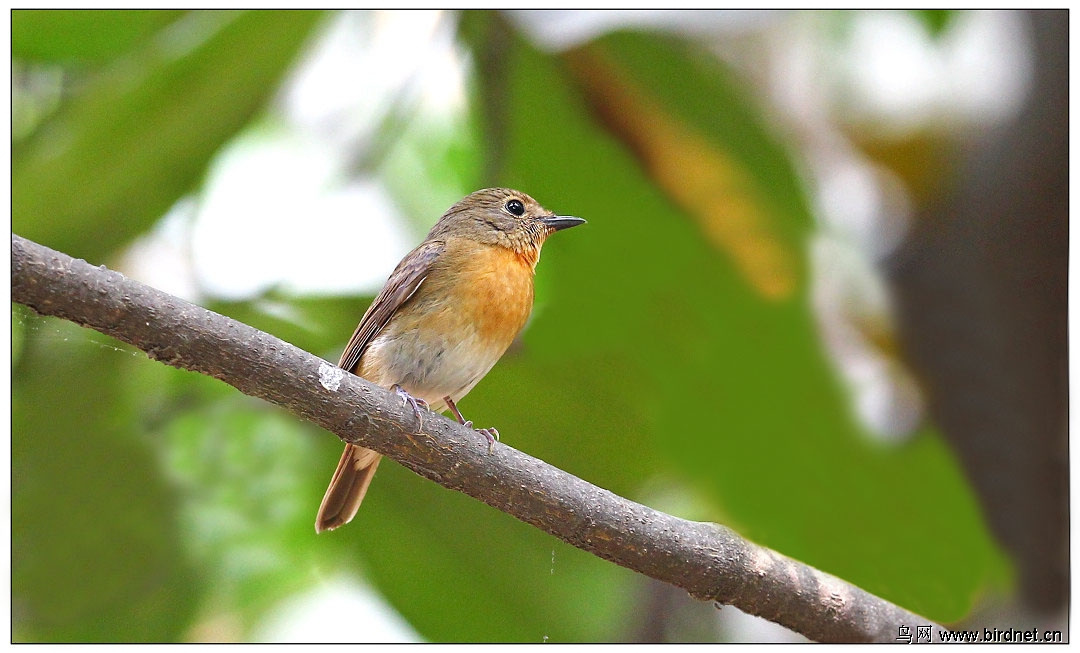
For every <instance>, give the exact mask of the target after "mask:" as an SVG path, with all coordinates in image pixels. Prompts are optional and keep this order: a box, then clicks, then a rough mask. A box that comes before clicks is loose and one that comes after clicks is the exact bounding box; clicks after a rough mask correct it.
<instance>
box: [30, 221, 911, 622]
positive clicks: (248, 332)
mask: <svg viewBox="0 0 1080 653" xmlns="http://www.w3.org/2000/svg"><path fill="white" fill-rule="evenodd" d="M11 298H12V300H13V301H16V302H19V303H22V304H26V305H27V306H29V307H31V308H33V309H34V310H36V311H37V312H38V313H41V314H43V315H52V316H56V317H61V318H64V319H67V320H71V321H72V322H75V323H77V324H80V325H83V326H87V327H90V328H92V329H95V330H97V331H100V332H101V333H104V334H107V335H109V336H112V337H114V338H117V339H119V340H122V341H124V342H127V343H129V344H131V345H134V346H135V347H138V348H139V349H141V350H143V351H145V352H146V354H147V355H148V356H149V357H150V358H153V359H155V360H159V361H161V362H164V363H167V364H169V365H172V366H174V367H179V368H182V369H187V370H192V371H195V372H199V373H201V374H207V375H209V376H213V377H215V378H217V379H221V380H222V381H224V382H226V383H228V384H229V385H232V386H234V387H236V388H237V389H238V390H240V391H241V392H243V393H245V394H248V395H252V396H254V397H259V398H262V399H265V400H267V401H270V402H272V403H275V404H277V405H279V406H282V407H284V408H285V409H287V410H289V411H290V412H293V413H295V414H297V415H299V416H301V417H303V418H305V419H307V420H309V421H311V422H314V423H315V424H318V425H319V426H321V427H322V428H324V429H326V430H328V431H330V432H332V433H335V434H336V435H337V436H338V437H340V438H341V439H342V440H344V441H345V442H352V443H356V444H361V445H363V446H365V447H370V448H372V449H375V450H376V451H378V452H380V453H382V454H385V455H387V456H389V457H391V458H393V459H394V460H396V461H398V462H399V463H401V464H402V465H404V466H406V467H408V468H409V469H411V470H413V471H414V472H416V473H417V474H420V475H421V476H424V477H426V478H429V479H431V480H433V481H435V482H436V483H439V484H440V485H443V486H445V487H448V488H450V489H453V490H458V491H460V492H464V493H465V494H468V495H469V496H471V497H474V498H476V499H479V500H480V501H483V502H484V503H486V504H488V505H490V506H492V507H494V508H497V509H498V510H501V511H503V512H505V513H507V514H509V515H512V516H514V517H516V518H518V519H520V520H522V521H524V522H526V523H529V524H532V525H533V526H536V527H537V528H540V529H541V530H543V531H545V532H547V533H550V534H551V535H554V536H555V537H557V538H559V539H561V540H563V541H564V542H567V543H568V544H572V545H573V546H576V547H578V548H580V549H583V550H585V551H588V552H590V553H593V554H594V555H597V556H599V557H601V558H604V559H605V560H610V561H611V562H614V563H615V564H618V565H622V566H623V567H626V568H628V569H633V570H634V571H637V572H640V573H642V574H645V575H647V576H651V577H652V578H655V579H658V580H661V581H664V582H667V583H671V584H673V585H676V586H678V587H681V588H683V589H685V590H686V591H687V592H689V593H690V594H691V595H692V596H694V597H696V598H698V599H701V600H706V601H715V602H717V603H722V604H731V605H735V606H736V607H738V608H739V609H741V610H743V611H744V612H748V613H750V614H755V615H758V616H761V617H764V618H766V619H769V620H770V621H774V622H776V623H778V624H781V625H784V626H786V627H788V628H790V629H792V630H794V631H796V632H799V633H802V634H803V635H806V636H807V637H809V638H811V639H815V640H819V641H858V642H865V641H879V642H888V641H895V639H896V636H897V634H898V628H899V627H900V626H901V625H904V626H908V627H911V626H913V625H926V624H929V623H930V622H929V621H928V620H926V619H924V618H922V617H919V616H917V615H915V614H913V613H911V612H908V611H906V610H903V609H902V608H899V607H897V606H896V605H894V604H892V603H889V602H888V601H885V600H883V599H881V598H878V597H876V596H874V595H872V594H869V593H868V592H866V591H864V590H861V589H859V588H858V587H855V586H853V585H851V584H850V583H847V582H845V581H843V580H840V579H839V578H836V577H834V576H831V575H829V574H826V573H824V572H821V571H818V570H816V569H814V568H812V567H810V566H808V565H805V564H802V563H800V562H797V561H795V560H792V559H790V558H788V557H786V556H783V555H781V554H779V553H776V552H775V551H772V550H769V549H766V548H764V547H761V546H758V545H756V544H753V543H751V542H748V541H747V540H745V539H743V538H742V537H740V536H739V535H738V534H736V533H735V532H733V531H732V530H730V529H728V528H726V527H724V526H720V525H718V524H712V523H705V522H691V521H687V520H684V519H679V518H677V517H673V516H671V515H667V514H664V513H662V512H658V511H656V510H652V509H651V508H648V507H646V506H643V505H640V504H637V503H634V502H632V501H629V500H627V499H624V498H622V497H619V496H617V495H615V494H612V493H611V492H608V491H607V490H604V489H602V488H599V487H597V486H595V485H592V484H590V483H587V482H585V481H583V480H581V479H579V478H577V477H575V476H572V475H570V474H568V473H566V472H564V471H562V470H559V469H556V468H555V467H552V466H551V465H548V464H546V463H544V462H543V461H541V460H538V459H536V458H533V457H531V456H528V455H526V454H523V453H521V452H519V451H517V450H515V449H512V448H510V447H508V446H505V445H502V444H497V445H496V446H495V449H494V451H493V452H492V453H491V454H488V449H487V441H486V440H485V439H484V438H483V437H482V436H481V435H479V434H477V433H476V432H474V431H473V430H472V429H469V428H465V427H463V426H460V425H458V424H456V423H454V422H452V421H450V420H448V419H445V418H442V419H436V418H435V417H434V416H432V415H427V416H425V419H424V428H423V432H422V433H420V434H416V433H414V432H413V430H414V429H415V428H416V421H415V418H414V417H413V415H412V412H411V410H407V409H405V408H404V407H403V406H402V405H401V401H400V400H399V399H397V398H395V397H394V395H393V394H391V393H390V392H388V391H386V390H384V389H382V388H380V387H378V386H376V385H373V384H371V383H369V382H367V381H365V380H364V379H361V378H359V377H357V376H354V375H352V374H348V373H345V372H343V371H342V370H341V369H340V368H338V367H336V366H334V365H330V364H329V363H327V362H326V361H324V360H322V359H320V358H318V357H316V356H313V355H311V354H309V353H307V352H304V351H302V350H300V349H298V348H296V347H294V346H292V345H290V344H288V343H286V342H283V341H281V340H278V339H277V338H275V337H273V336H271V335H268V334H266V333H263V332H261V331H258V330H256V329H254V328H252V327H249V326H247V325H245V324H242V323H240V322H237V321H235V320H232V319H230V318H227V317H225V316H222V315H219V314H217V313H214V312H212V311H209V310H206V309H204V308H201V307H199V306H195V305H193V304H190V303H188V302H186V301H184V300H182V299H179V298H177V297H174V296H172V295H169V294H167V293H164V292H161V291H159V290H155V289H154V288H150V287H149V286H145V285H143V284H141V283H138V282H136V281H132V280H129V279H127V278H125V277H124V276H123V275H122V274H120V273H118V272H113V271H111V270H108V269H106V268H105V267H104V266H102V267H100V268H99V267H94V266H92V265H90V264H88V263H86V262H85V261H82V260H76V259H73V258H71V257H69V256H67V255H65V254H62V253H59V252H56V251H53V250H51V249H49V248H47V247H43V246H41V245H38V244H36V243H34V242H31V241H29V240H26V239H24V238H21V237H19V236H16V235H14V234H12V237H11Z"/></svg>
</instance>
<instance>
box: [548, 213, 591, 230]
mask: <svg viewBox="0 0 1080 653" xmlns="http://www.w3.org/2000/svg"><path fill="white" fill-rule="evenodd" d="M540 222H542V223H544V225H546V226H548V227H551V228H552V229H553V230H555V231H559V230H560V229H569V228H570V227H576V226H578V225H579V224H585V221H584V220H582V219H581V218H575V217H574V216H572V215H548V216H544V217H543V218H540Z"/></svg>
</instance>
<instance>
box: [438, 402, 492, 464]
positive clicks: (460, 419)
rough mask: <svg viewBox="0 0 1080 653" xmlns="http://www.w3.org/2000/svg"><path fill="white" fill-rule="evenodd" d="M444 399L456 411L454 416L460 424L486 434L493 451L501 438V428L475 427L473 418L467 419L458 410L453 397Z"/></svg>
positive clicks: (489, 446)
mask: <svg viewBox="0 0 1080 653" xmlns="http://www.w3.org/2000/svg"><path fill="white" fill-rule="evenodd" d="M443 401H445V402H446V405H447V406H448V407H449V408H450V410H451V411H452V412H453V413H454V417H456V418H457V421H458V424H461V425H462V426H465V427H467V428H470V429H472V430H474V431H476V432H477V433H479V434H480V435H482V436H484V437H485V438H487V441H488V453H491V449H492V448H493V447H494V446H495V441H496V440H498V439H499V429H497V428H495V427H494V426H492V427H491V428H486V429H477V428H473V425H472V420H471V419H469V420H467V419H465V417H464V416H462V414H461V411H460V410H458V407H457V404H455V403H454V400H453V399H451V398H450V397H443Z"/></svg>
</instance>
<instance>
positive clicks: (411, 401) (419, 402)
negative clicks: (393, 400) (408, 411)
mask: <svg viewBox="0 0 1080 653" xmlns="http://www.w3.org/2000/svg"><path fill="white" fill-rule="evenodd" d="M390 389H391V390H393V391H394V394H396V395H397V396H399V397H401V405H402V406H412V411H413V415H416V421H417V424H418V426H417V427H416V432H417V433H419V432H420V431H422V430H424V418H423V417H422V416H421V415H420V409H421V408H423V409H425V410H426V409H427V407H428V402H426V401H424V400H423V399H420V398H419V397H414V396H412V395H411V394H409V393H408V392H406V391H405V388H403V387H401V386H400V385H398V384H396V383H395V384H394V385H392V386H390Z"/></svg>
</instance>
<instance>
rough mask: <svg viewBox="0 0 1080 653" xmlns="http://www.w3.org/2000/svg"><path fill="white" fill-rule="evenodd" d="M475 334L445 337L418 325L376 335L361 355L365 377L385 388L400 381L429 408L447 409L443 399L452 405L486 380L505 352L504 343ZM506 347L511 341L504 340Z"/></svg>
mask: <svg viewBox="0 0 1080 653" xmlns="http://www.w3.org/2000/svg"><path fill="white" fill-rule="evenodd" d="M479 340H480V339H479V338H478V337H477V334H476V333H475V332H473V333H470V334H469V335H468V336H466V337H464V338H461V339H457V340H453V341H451V340H449V339H446V338H442V337H438V336H435V335H433V334H432V333H431V330H426V329H424V330H422V329H416V330H411V331H407V332H404V333H398V334H392V333H391V334H380V335H379V336H377V337H376V338H375V339H374V340H373V341H372V343H371V345H370V346H369V347H368V350H367V352H365V354H364V358H365V359H366V360H365V361H364V362H365V363H368V362H369V361H370V362H375V361H377V362H378V365H370V366H369V365H365V366H364V367H365V368H368V367H371V368H375V369H370V370H368V369H365V370H364V371H365V372H368V373H367V374H362V376H364V377H365V378H367V379H368V380H370V381H372V382H373V383H377V384H379V385H381V386H383V387H386V388H389V387H390V386H391V385H393V384H395V383H396V384H398V385H400V386H401V387H402V388H404V389H405V391H406V392H408V393H409V394H411V395H412V396H414V397H417V398H419V399H423V400H424V401H426V402H428V404H429V407H430V408H431V409H432V410H435V411H440V410H443V409H444V408H445V407H446V403H445V402H444V401H443V398H444V397H450V398H451V399H452V400H454V402H455V403H456V402H457V401H458V400H460V399H461V398H462V397H464V396H465V395H466V394H467V393H468V392H469V390H472V389H473V386H475V385H476V384H477V383H479V382H480V379H482V378H484V375H485V374H487V373H488V372H489V371H490V370H491V368H492V367H494V366H495V363H497V362H498V361H499V358H500V357H501V356H502V355H503V352H505V351H506V346H505V345H502V344H501V343H496V346H492V345H491V343H486V344H485V343H481V342H480V341H479ZM507 345H509V343H507Z"/></svg>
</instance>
